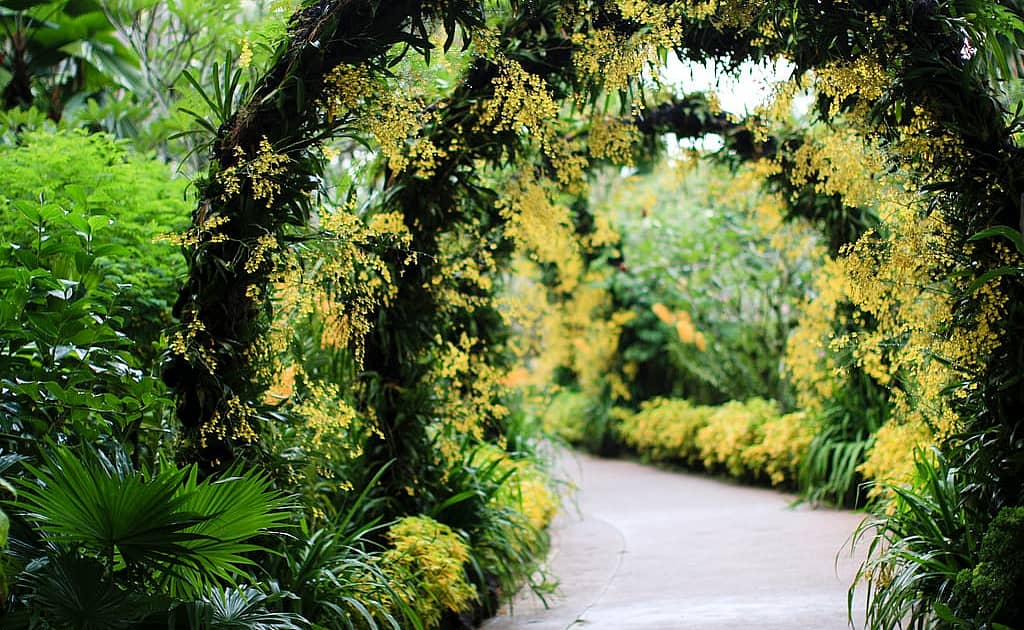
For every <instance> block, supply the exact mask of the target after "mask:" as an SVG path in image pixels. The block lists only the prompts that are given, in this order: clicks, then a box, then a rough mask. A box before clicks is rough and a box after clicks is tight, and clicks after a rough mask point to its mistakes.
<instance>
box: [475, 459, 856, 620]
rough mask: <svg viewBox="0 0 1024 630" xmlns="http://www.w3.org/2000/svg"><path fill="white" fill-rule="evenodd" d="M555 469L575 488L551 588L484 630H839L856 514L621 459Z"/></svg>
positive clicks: (524, 598)
mask: <svg viewBox="0 0 1024 630" xmlns="http://www.w3.org/2000/svg"><path fill="white" fill-rule="evenodd" d="M559 468H561V471H560V473H561V475H562V478H563V479H569V480H570V481H571V482H572V483H573V484H575V485H576V486H577V487H578V489H579V491H578V493H576V496H575V497H570V498H568V499H566V500H565V501H564V509H563V510H562V514H561V515H560V516H559V517H557V518H556V519H555V522H554V524H553V525H552V550H551V554H550V555H549V557H548V563H547V569H548V571H549V572H550V573H551V574H552V576H553V579H555V580H557V581H558V582H559V583H560V585H559V588H558V591H557V592H556V594H555V595H554V596H548V603H549V605H550V608H549V609H547V610H545V609H544V606H543V605H542V604H541V602H539V601H538V600H537V598H536V597H535V596H533V595H532V594H529V593H528V589H527V593H526V594H522V593H521V594H520V595H519V596H518V597H517V598H516V600H515V602H514V605H513V613H514V614H511V615H509V614H502V615H499V616H498V617H495V618H494V619H491V620H489V621H488V622H486V623H485V624H484V625H483V626H482V628H483V629H484V630H512V629H525V630H555V629H557V630H566V629H571V630H584V629H586V630H689V629H693V630H727V629H728V630H731V629H737V630H738V629H743V630H750V629H755V628H756V629H778V630H796V629H808V630H832V629H836V630H841V629H843V628H847V627H849V624H848V621H847V613H846V609H847V607H846V601H847V586H848V585H849V584H850V582H851V581H852V579H853V575H854V573H855V571H856V567H857V565H858V563H859V559H860V556H859V555H851V553H850V548H849V545H848V542H849V538H850V535H851V534H852V532H853V530H854V529H855V528H856V526H857V524H858V523H859V522H860V521H861V518H862V515H860V514H857V513H853V512H847V511H838V510H829V509H811V508H809V507H807V506H799V507H796V508H790V507H789V506H790V504H791V502H792V501H793V497H792V496H790V495H786V494H782V493H779V492H775V491H772V490H769V489H765V488H750V487H744V486H739V485H735V484H731V483H728V482H724V481H719V480H716V479H711V478H708V477H705V476H700V475H696V474H687V473H676V472H668V471H664V470H659V469H656V468H652V467H649V466H642V465H640V464H636V463H633V462H627V461H621V460H607V459H598V458H594V457H590V456H587V455H580V454H565V455H563V456H562V457H561V458H560V460H559ZM863 546H865V545H862V547H863ZM858 590H859V591H863V589H858ZM854 611H855V613H862V611H863V602H862V599H860V598H858V601H857V603H856V605H855V608H854ZM857 616H858V615H856V614H855V617H857ZM862 625H863V622H862V621H861V620H860V619H855V626H856V627H861V626H862Z"/></svg>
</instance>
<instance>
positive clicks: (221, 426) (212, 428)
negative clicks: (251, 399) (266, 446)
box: [199, 396, 259, 447]
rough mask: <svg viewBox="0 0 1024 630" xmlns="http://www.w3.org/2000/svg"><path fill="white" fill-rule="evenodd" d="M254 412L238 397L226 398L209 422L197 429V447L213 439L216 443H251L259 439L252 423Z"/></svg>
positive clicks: (203, 445)
mask: <svg viewBox="0 0 1024 630" xmlns="http://www.w3.org/2000/svg"><path fill="white" fill-rule="evenodd" d="M255 417H256V410H255V409H254V408H253V407H252V406H251V405H249V404H248V403H246V402H244V401H243V400H242V399H240V398H239V397H238V396H231V397H230V398H228V399H227V400H226V401H225V402H224V403H223V405H221V407H220V408H218V409H217V410H216V411H215V412H214V413H213V415H212V416H211V417H210V419H209V421H207V422H206V423H205V424H203V425H202V426H200V428H199V446H200V447H205V446H206V444H207V440H208V439H209V438H210V437H214V438H215V439H216V441H217V442H225V441H237V442H245V443H250V444H251V443H253V442H255V441H256V439H257V438H258V437H259V436H258V435H257V434H256V431H255V430H254V429H253V426H252V421H253V420H254V419H255Z"/></svg>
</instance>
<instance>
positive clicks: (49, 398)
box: [0, 132, 188, 454]
mask: <svg viewBox="0 0 1024 630" xmlns="http://www.w3.org/2000/svg"><path fill="white" fill-rule="evenodd" d="M184 186H185V185H184V182H182V181H180V180H175V179H174V178H173V177H171V173H170V171H169V169H168V167H167V166H166V165H164V164H161V163H159V162H157V161H154V160H152V159H148V158H145V157H142V156H138V155H134V154H132V153H131V152H130V151H129V150H128V149H127V148H126V147H125V146H124V145H123V144H122V143H119V142H117V141H115V140H113V139H111V138H110V137H108V136H104V135H88V134H85V133H79V132H61V133H47V132H32V133H28V134H25V135H24V137H23V138H22V144H20V145H18V146H0V238H2V239H3V242H4V246H3V247H2V248H0V337H2V338H3V339H4V340H5V343H4V344H3V346H2V347H0V375H2V376H0V378H2V379H3V387H2V388H0V400H2V402H3V404H2V405H0V428H2V429H3V431H2V432H3V434H4V435H5V436H8V437H6V438H5V439H4V442H5V444H4V447H5V448H6V450H13V451H15V452H25V453H26V454H28V453H32V452H34V451H35V450H36V449H37V448H39V447H41V446H42V445H43V442H41V441H39V440H42V439H43V438H46V437H57V436H61V439H64V440H71V441H76V440H84V441H90V442H95V441H102V440H107V439H110V438H114V439H115V440H118V441H121V442H122V443H124V444H132V445H134V444H135V440H136V438H137V433H138V431H139V429H140V427H141V426H143V425H144V424H145V425H146V426H150V427H152V426H155V424H156V423H157V422H158V421H159V419H160V417H161V413H162V411H163V409H165V408H166V404H167V402H168V401H167V399H166V397H165V394H164V392H165V389H164V387H163V384H162V383H160V382H159V381H158V380H157V379H155V378H154V377H153V376H152V375H153V372H154V370H155V368H156V366H155V362H156V357H157V354H158V350H159V339H160V335H161V330H162V329H163V327H164V326H165V325H166V324H167V323H168V322H169V321H170V310H171V309H170V306H171V303H172V302H173V300H174V283H175V281H176V277H177V276H178V274H179V273H180V271H181V270H182V268H183V264H182V261H181V259H180V256H178V255H177V252H176V250H175V248H174V247H172V246H170V245H169V244H166V243H154V242H153V239H154V237H156V236H157V235H159V234H160V233H161V232H166V231H168V230H170V229H171V228H172V226H174V225H180V223H181V221H182V220H183V219H185V218H186V217H187V216H188V209H187V205H186V202H185V200H184ZM15 375H16V376H17V378H14V376H15Z"/></svg>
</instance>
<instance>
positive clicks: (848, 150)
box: [790, 127, 902, 207]
mask: <svg viewBox="0 0 1024 630" xmlns="http://www.w3.org/2000/svg"><path fill="white" fill-rule="evenodd" d="M804 140H805V141H804V144H803V145H801V147H800V148H799V149H797V151H796V152H795V153H794V154H793V156H792V159H793V162H794V164H793V166H792V170H791V171H790V178H791V180H792V181H793V183H794V184H806V183H807V182H809V181H814V182H815V189H816V190H817V191H818V192H820V193H823V194H828V195H833V194H835V195H840V196H842V197H843V201H844V202H845V203H846V204H847V205H849V206H852V207H871V206H873V205H875V204H876V203H877V201H878V197H879V193H880V184H879V182H878V181H877V180H876V179H875V175H874V174H875V173H884V172H885V171H886V170H887V169H886V157H885V154H884V153H883V152H882V151H881V150H880V149H879V148H878V147H877V146H876V145H870V144H868V143H867V142H866V141H865V139H864V138H863V137H862V136H861V135H860V134H858V133H857V132H856V131H855V130H854V129H852V128H849V127H842V128H838V127H818V128H815V129H813V130H811V131H810V132H809V133H808V134H806V135H805V136H804ZM898 192H902V191H897V190H893V191H891V192H889V194H897V193H898Z"/></svg>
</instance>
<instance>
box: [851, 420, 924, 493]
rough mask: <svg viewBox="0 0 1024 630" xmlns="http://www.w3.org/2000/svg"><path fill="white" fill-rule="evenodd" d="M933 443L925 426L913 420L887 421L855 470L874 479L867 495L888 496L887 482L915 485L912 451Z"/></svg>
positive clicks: (906, 485) (895, 484)
mask: <svg viewBox="0 0 1024 630" xmlns="http://www.w3.org/2000/svg"><path fill="white" fill-rule="evenodd" d="M934 445H935V439H934V437H932V434H931V431H930V430H929V429H928V426H927V425H925V424H924V423H923V422H921V421H919V420H914V419H907V420H905V421H890V422H888V423H886V424H885V425H883V426H882V428H880V429H879V430H878V432H877V433H876V434H875V441H874V444H873V445H872V446H871V449H870V450H869V451H868V454H867V458H866V459H865V460H864V463H863V464H861V465H860V467H859V468H858V470H859V471H860V472H861V473H862V474H863V475H864V476H865V477H866V478H868V479H871V480H873V481H874V482H875V484H874V485H872V487H871V490H870V491H869V494H870V496H873V497H879V496H886V495H888V493H889V491H888V490H887V488H886V485H894V486H905V487H909V486H912V485H914V482H915V467H914V452H915V450H917V449H927V448H928V447H929V446H934Z"/></svg>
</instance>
